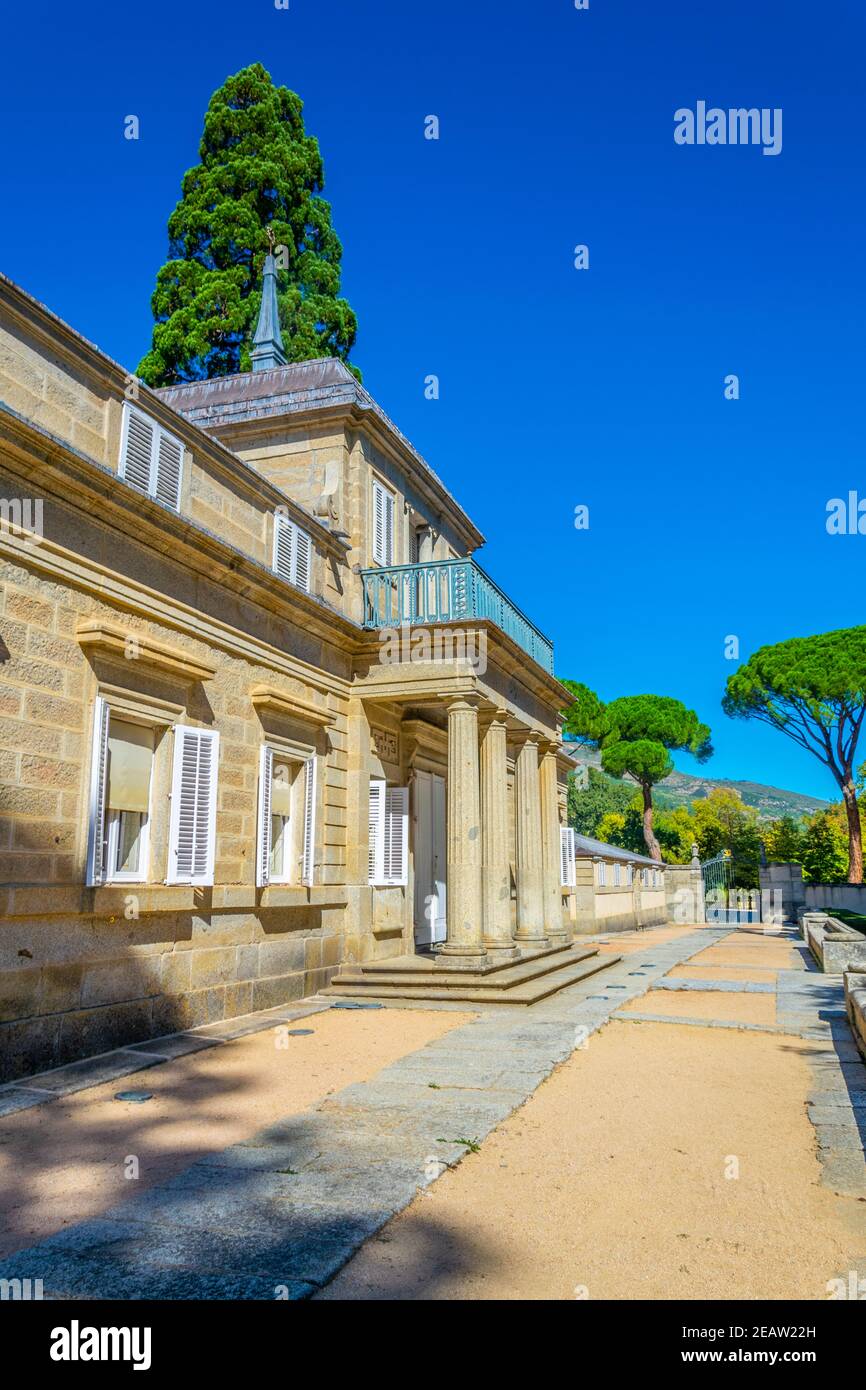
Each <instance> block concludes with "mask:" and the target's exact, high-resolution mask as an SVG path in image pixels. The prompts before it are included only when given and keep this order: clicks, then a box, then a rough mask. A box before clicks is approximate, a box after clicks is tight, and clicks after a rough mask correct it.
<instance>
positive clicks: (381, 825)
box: [368, 777, 385, 884]
mask: <svg viewBox="0 0 866 1390" xmlns="http://www.w3.org/2000/svg"><path fill="white" fill-rule="evenodd" d="M369 824H370V841H369V845H370V848H369V864H368V869H369V881H370V883H374V884H375V883H381V882H382V881H383V878H384V872H385V870H384V865H385V783H384V782H383V781H382V780H381V779H380V778H378V777H371V778H370V822H369Z"/></svg>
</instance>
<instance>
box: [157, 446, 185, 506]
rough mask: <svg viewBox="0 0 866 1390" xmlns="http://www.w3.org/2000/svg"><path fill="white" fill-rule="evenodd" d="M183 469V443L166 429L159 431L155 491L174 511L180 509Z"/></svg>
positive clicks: (159, 500)
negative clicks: (166, 431)
mask: <svg viewBox="0 0 866 1390" xmlns="http://www.w3.org/2000/svg"><path fill="white" fill-rule="evenodd" d="M182 471H183V445H182V444H181V442H180V440H178V439H173V438H172V436H171V435H170V434H166V433H165V431H164V430H158V432H157V448H156V477H155V480H154V487H153V493H154V496H155V497H156V500H157V501H158V502H163V503H164V504H165V505H166V506H167V507H171V509H172V511H175V512H177V511H180V480H181V473H182Z"/></svg>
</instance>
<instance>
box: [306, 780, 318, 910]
mask: <svg viewBox="0 0 866 1390" xmlns="http://www.w3.org/2000/svg"><path fill="white" fill-rule="evenodd" d="M315 850H316V759H315V757H312V758H308V759H307V761H306V763H305V764H304V883H306V885H307V887H311V886H312V883H313V874H314V871H315Z"/></svg>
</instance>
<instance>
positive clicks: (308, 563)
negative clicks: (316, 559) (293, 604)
mask: <svg viewBox="0 0 866 1390" xmlns="http://www.w3.org/2000/svg"><path fill="white" fill-rule="evenodd" d="M273 568H274V573H275V574H278V575H279V576H280V578H281V579H287V580H288V581H289V583H290V584H295V585H296V586H297V587H298V588H299V589H303V590H304V591H305V593H309V592H310V584H311V580H312V571H313V538H312V536H311V535H310V533H309V532H308V531H304V530H303V529H302V528H301V527H300V526H298V525H297V523H296V522H294V521H292V519H291V517H289V516H287V515H286V513H285V512H284V511H281V510H277V511H276V512H274V563H273Z"/></svg>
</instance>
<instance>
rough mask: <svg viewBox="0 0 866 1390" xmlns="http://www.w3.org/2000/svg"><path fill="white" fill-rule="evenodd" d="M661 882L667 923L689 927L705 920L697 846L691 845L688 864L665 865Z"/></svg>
mask: <svg viewBox="0 0 866 1390" xmlns="http://www.w3.org/2000/svg"><path fill="white" fill-rule="evenodd" d="M663 881H664V886H665V907H666V910H667V918H668V921H669V922H673V923H675V924H676V925H677V926H691V925H692V924H693V923H695V922H697V923H701V922H704V921H705V920H706V915H707V911H706V903H705V901H704V880H703V877H702V875H701V861H700V859H699V858H698V847H697V845H692V859H691V863H690V864H665V866H664V874H663Z"/></svg>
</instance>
